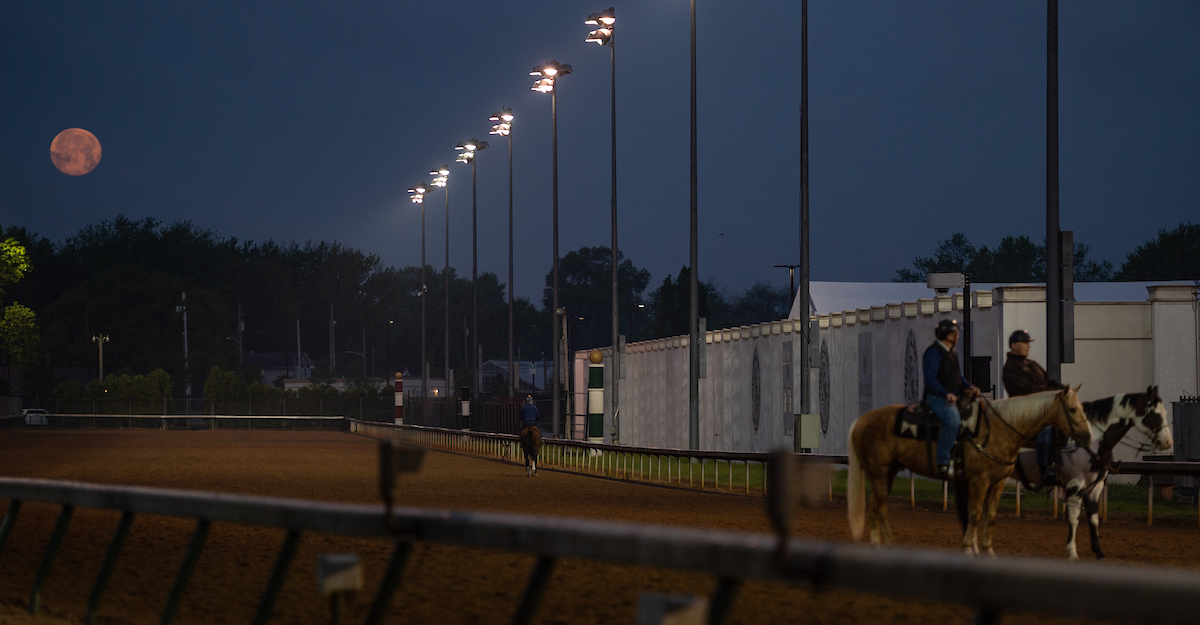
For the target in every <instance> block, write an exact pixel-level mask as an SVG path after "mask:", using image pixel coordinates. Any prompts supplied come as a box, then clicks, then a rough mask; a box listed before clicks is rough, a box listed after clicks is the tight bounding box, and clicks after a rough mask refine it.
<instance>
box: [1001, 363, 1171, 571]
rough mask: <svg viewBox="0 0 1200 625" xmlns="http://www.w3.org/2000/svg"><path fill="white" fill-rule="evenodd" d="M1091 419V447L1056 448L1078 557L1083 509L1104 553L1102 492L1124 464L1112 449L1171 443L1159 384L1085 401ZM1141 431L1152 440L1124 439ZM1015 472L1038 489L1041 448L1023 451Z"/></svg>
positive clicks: (1071, 544)
mask: <svg viewBox="0 0 1200 625" xmlns="http://www.w3.org/2000/svg"><path fill="white" fill-rule="evenodd" d="M1083 409H1084V411H1085V412H1086V413H1087V417H1088V423H1089V424H1090V425H1091V428H1092V431H1093V432H1094V433H1097V434H1098V438H1097V437H1093V439H1092V445H1091V447H1074V448H1066V449H1060V450H1056V453H1057V454H1058V479H1059V481H1060V482H1061V483H1062V484H1063V495H1064V497H1065V501H1064V505H1065V508H1066V519H1067V527H1068V528H1069V529H1068V530H1067V557H1068V558H1070V559H1072V560H1078V559H1079V554H1078V553H1077V552H1076V551H1075V536H1076V530H1077V529H1078V527H1079V512H1080V509H1081V508H1082V509H1083V510H1084V511H1085V512H1086V513H1087V523H1088V530H1089V533H1090V535H1091V542H1092V552H1093V553H1095V554H1096V558H1097V559H1103V558H1104V551H1102V550H1101V549H1100V529H1099V526H1100V495H1101V493H1102V492H1103V489H1104V482H1105V480H1107V479H1108V474H1109V472H1110V471H1112V470H1114V469H1115V468H1116V467H1117V466H1119V465H1120V463H1119V462H1114V461H1113V450H1114V449H1115V448H1116V446H1117V445H1118V444H1126V445H1129V446H1130V447H1134V448H1135V449H1138V450H1140V451H1147V450H1149V449H1154V450H1163V449H1168V448H1170V447H1171V444H1172V439H1171V428H1170V426H1168V425H1167V411H1166V407H1165V406H1164V405H1163V401H1162V398H1160V397H1159V396H1158V387H1157V386H1151V387H1150V388H1147V389H1146V392H1145V393H1133V394H1129V395H1117V396H1115V397H1106V398H1104V399H1098V400H1096V401H1091V402H1084V403H1083ZM1134 429H1136V430H1137V431H1138V432H1141V433H1142V434H1143V435H1144V436H1146V438H1148V439H1149V443H1145V444H1140V445H1138V446H1134V445H1130V444H1129V443H1123V439H1124V438H1125V437H1126V436H1127V435H1128V434H1129V432H1130V431H1131V430H1134ZM1017 475H1018V476H1020V478H1021V481H1022V482H1024V483H1025V485H1026V486H1027V487H1030V488H1033V489H1034V490H1037V488H1038V486H1030V485H1031V484H1036V485H1040V484H1041V483H1042V477H1041V472H1040V470H1039V468H1038V463H1037V453H1036V452H1034V451H1023V452H1021V455H1020V459H1019V460H1018V462H1017Z"/></svg>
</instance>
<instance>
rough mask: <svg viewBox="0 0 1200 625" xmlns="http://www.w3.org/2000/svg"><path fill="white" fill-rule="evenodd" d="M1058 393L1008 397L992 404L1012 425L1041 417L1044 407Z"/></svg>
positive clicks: (1049, 392)
mask: <svg viewBox="0 0 1200 625" xmlns="http://www.w3.org/2000/svg"><path fill="white" fill-rule="evenodd" d="M1058 393H1059V391H1042V392H1040V393H1033V394H1032V395H1023V396H1021V397H1008V398H1005V399H997V400H996V401H994V402H992V403H993V404H995V406H996V409H997V410H1000V411H1002V414H1003V415H1004V416H1005V418H1007V419H1009V420H1010V421H1011V422H1014V423H1013V424H1014V425H1016V423H1020V422H1023V421H1026V420H1033V419H1036V418H1038V417H1041V416H1042V414H1044V413H1045V411H1046V405H1047V404H1049V403H1051V402H1053V401H1054V398H1055V396H1057V395H1058Z"/></svg>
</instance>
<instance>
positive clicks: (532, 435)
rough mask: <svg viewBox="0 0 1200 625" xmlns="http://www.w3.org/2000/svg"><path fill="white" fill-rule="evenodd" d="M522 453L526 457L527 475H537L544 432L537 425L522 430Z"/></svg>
mask: <svg viewBox="0 0 1200 625" xmlns="http://www.w3.org/2000/svg"><path fill="white" fill-rule="evenodd" d="M519 438H520V440H521V451H522V452H523V453H524V455H525V475H527V476H529V477H533V476H535V475H537V458H538V451H539V450H541V448H542V430H541V429H540V428H538V426H536V425H527V426H525V427H523V428H521V435H520V437H519Z"/></svg>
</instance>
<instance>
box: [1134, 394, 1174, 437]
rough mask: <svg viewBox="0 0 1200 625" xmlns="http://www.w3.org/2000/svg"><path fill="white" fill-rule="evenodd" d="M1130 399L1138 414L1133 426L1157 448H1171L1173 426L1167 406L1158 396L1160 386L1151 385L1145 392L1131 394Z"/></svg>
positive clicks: (1135, 413)
mask: <svg viewBox="0 0 1200 625" xmlns="http://www.w3.org/2000/svg"><path fill="white" fill-rule="evenodd" d="M1130 400H1131V401H1130V402H1129V403H1130V404H1131V405H1132V407H1133V412H1134V415H1136V416H1135V417H1134V419H1133V427H1135V428H1137V430H1138V431H1139V432H1141V433H1142V434H1145V435H1146V437H1147V438H1149V439H1150V443H1151V444H1152V445H1154V449H1155V450H1158V451H1161V450H1164V449H1169V448H1170V447H1171V444H1172V443H1173V442H1174V441H1173V440H1172V437H1171V426H1170V425H1168V424H1167V409H1166V406H1164V405H1163V401H1162V398H1161V397H1159V396H1158V387H1157V386H1151V387H1150V388H1147V389H1146V392H1145V393H1138V394H1137V395H1132V396H1130Z"/></svg>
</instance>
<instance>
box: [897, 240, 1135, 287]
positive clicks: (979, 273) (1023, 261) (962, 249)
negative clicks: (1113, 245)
mask: <svg viewBox="0 0 1200 625" xmlns="http://www.w3.org/2000/svg"><path fill="white" fill-rule="evenodd" d="M1090 251H1091V248H1089V247H1088V246H1087V245H1085V244H1083V243H1080V242H1076V243H1075V256H1074V264H1075V281H1076V282H1103V281H1105V280H1110V279H1112V272H1113V267H1112V263H1111V262H1109V261H1106V260H1105V261H1095V260H1091V259H1089V258H1088V253H1089V252H1090ZM939 272H945V273H960V272H961V273H966V274H968V275H969V276H970V278H971V281H972V282H1009V283H1012V282H1045V281H1046V248H1045V246H1044V245H1038V244H1036V243H1034V242H1033V241H1032V240H1030V238H1029V237H1027V236H1019V237H1012V236H1007V237H1004V238H1003V239H1001V240H1000V243H999V244H998V245H996V248H995V249H990V248H988V246H986V245H985V246H983V247H979V248H976V247H975V246H974V245H972V244H971V242H970V241H969V240H967V237H966V235H963V234H962V233H957V232H956V233H954V234H952V235H950V237H949V238H947V239H945V240H943V241H941V242H940V243H938V247H937V250H935V251H934V255H933V256H930V257H922V256H918V257H916V258H914V259H913V268H912V269H900V270H899V271H897V272H896V277H895V278H894V279H893V281H894V282H924V281H925V274H927V273H939Z"/></svg>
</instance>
